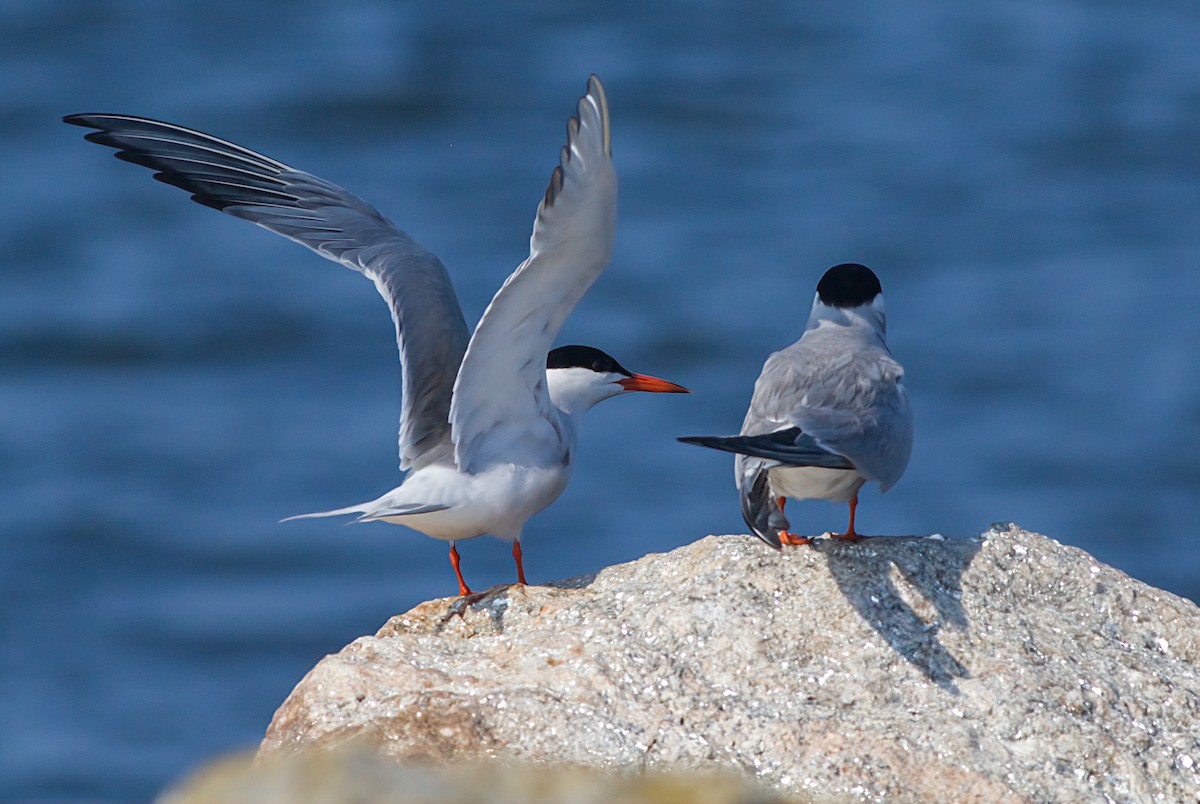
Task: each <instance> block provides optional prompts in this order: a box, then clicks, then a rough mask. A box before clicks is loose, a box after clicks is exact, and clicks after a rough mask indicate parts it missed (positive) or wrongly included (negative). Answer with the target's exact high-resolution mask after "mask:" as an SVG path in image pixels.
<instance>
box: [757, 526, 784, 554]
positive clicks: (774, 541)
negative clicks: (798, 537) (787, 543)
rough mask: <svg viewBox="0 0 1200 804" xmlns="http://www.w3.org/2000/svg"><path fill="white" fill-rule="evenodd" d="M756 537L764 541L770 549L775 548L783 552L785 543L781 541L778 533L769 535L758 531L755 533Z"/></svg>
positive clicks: (770, 532) (773, 532)
mask: <svg viewBox="0 0 1200 804" xmlns="http://www.w3.org/2000/svg"><path fill="white" fill-rule="evenodd" d="M754 535H755V536H757V537H758V538H760V539H762V541H763V542H764V543H765V544H766V545H767V546H768V547H774V548H775V549H776V550H783V542H782V541H780V539H779V533H778V532H777V531H769V532H767V533H759V532H758V531H757V530H756V531H754Z"/></svg>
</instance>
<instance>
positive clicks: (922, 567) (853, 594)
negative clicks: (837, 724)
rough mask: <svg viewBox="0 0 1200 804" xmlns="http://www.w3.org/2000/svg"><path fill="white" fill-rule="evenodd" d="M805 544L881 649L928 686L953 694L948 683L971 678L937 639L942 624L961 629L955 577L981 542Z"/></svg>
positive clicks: (958, 578)
mask: <svg viewBox="0 0 1200 804" xmlns="http://www.w3.org/2000/svg"><path fill="white" fill-rule="evenodd" d="M813 546H814V547H815V548H816V549H817V550H818V551H820V552H821V553H822V554H823V555H824V556H825V558H826V561H827V562H828V566H829V572H830V574H831V575H832V576H833V579H834V581H835V582H836V583H837V585H838V588H839V589H840V590H841V591H842V593H843V594H844V595H845V596H846V599H847V600H849V601H850V605H852V606H854V609H855V610H856V611H857V612H858V613H859V615H860V616H861V617H862V618H863V619H864V620H866V622H867V623H868V624H869V625H870V626H871V627H872V628H873V629H875V631H876V632H877V633H878V634H879V635H880V636H881V637H883V638H884V640H886V641H887V643H888V645H890V646H891V647H892V649H893V650H895V651H896V652H897V653H898V654H900V655H901V656H902V657H904V659H905V660H906V661H908V662H909V663H910V664H911V665H912V666H913V667H916V668H917V669H918V670H920V671H921V672H922V673H923V674H924V675H925V677H926V678H928V679H929V680H930V681H932V682H933V683H935V684H937V685H938V686H939V687H941V688H942V689H944V690H946V691H947V692H950V693H952V694H954V695H958V694H959V690H958V686H957V685H956V684H955V679H959V678H970V676H971V674H970V671H969V670H968V669H967V668H966V667H965V666H964V665H963V664H962V662H960V661H959V660H958V659H956V658H955V657H954V656H953V655H951V653H950V652H949V651H948V650H947V649H946V647H945V646H944V645H943V644H942V643H941V640H939V639H938V634H939V632H940V631H941V629H942V628H943V627H944V626H949V627H951V628H954V629H955V630H958V631H966V630H967V628H968V622H967V614H966V611H965V610H964V609H963V605H962V576H963V573H964V572H966V570H967V567H968V566H970V564H971V561H972V560H973V559H974V558H975V555H976V554H977V553H978V552H979V549H980V547H981V546H982V543H981V542H980V541H979V540H978V539H970V540H967V539H962V540H959V539H954V540H946V541H939V540H935V539H924V538H899V537H885V536H876V537H873V538H869V539H865V540H863V541H861V542H857V543H854V544H851V543H847V542H840V541H836V540H832V539H821V540H819V541H817V542H814V543H813ZM898 584H903V585H905V586H906V587H907V588H908V589H909V590H911V591H912V592H915V593H916V595H917V596H919V600H917V601H915V602H914V605H916V606H917V607H918V608H921V609H927V608H928V609H931V610H929V611H928V614H927V616H925V617H922V616H921V614H918V613H917V611H916V610H914V608H913V606H912V605H909V603H908V602H906V600H905V595H904V594H903V593H902V591H901V589H900V587H899V585H898ZM908 597H909V598H910V599H913V596H912V595H909V596H908Z"/></svg>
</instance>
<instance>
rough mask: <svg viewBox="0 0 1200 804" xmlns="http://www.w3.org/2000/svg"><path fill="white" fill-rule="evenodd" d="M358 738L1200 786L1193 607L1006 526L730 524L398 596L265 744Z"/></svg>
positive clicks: (658, 758)
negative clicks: (498, 582) (585, 564)
mask: <svg viewBox="0 0 1200 804" xmlns="http://www.w3.org/2000/svg"><path fill="white" fill-rule="evenodd" d="M456 612H458V613H456ZM347 744H353V745H357V746H367V747H371V748H373V749H375V750H378V751H379V752H382V753H383V754H384V755H386V756H390V757H394V758H400V759H405V760H435V761H446V760H454V761H456V762H457V761H462V760H480V759H485V758H498V759H504V760H520V761H533V762H548V763H576V764H582V765H589V766H595V767H600V768H622V769H641V768H668V769H679V768H703V769H718V768H732V769H739V770H743V771H745V772H747V773H749V774H752V775H754V776H756V777H758V778H759V779H760V780H761V781H763V782H765V783H767V784H769V785H772V786H773V787H775V788H777V789H780V790H783V791H788V792H810V793H817V794H819V795H830V794H832V795H839V796H842V795H848V796H851V797H854V798H867V799H886V800H888V801H933V800H936V801H988V802H1002V801H1085V800H1103V799H1105V798H1108V799H1112V800H1118V801H1151V800H1161V801H1189V800H1190V801H1195V800H1198V799H1200V609H1197V607H1196V606H1195V605H1193V604H1192V603H1190V602H1188V601H1186V600H1183V599H1181V598H1178V597H1175V596H1174V595H1171V594H1170V593H1167V592H1163V591H1160V590H1157V589H1154V588H1152V587H1149V586H1146V585H1145V584H1143V583H1140V582H1138V581H1136V580H1133V579H1131V578H1129V577H1128V576H1126V575H1125V574H1123V573H1121V572H1119V571H1118V570H1115V569H1113V568H1111V567H1108V566H1105V565H1103V564H1100V563H1099V562H1097V561H1096V560H1095V559H1093V558H1092V557H1091V556H1089V555H1088V554H1087V553H1084V552H1083V551H1081V550H1077V549H1074V548H1070V547H1064V546H1062V545H1060V544H1058V543H1057V542H1055V541H1052V540H1050V539H1047V538H1045V537H1043V536H1039V535H1036V534H1033V533H1029V532H1027V531H1023V530H1021V529H1019V528H1017V527H1015V526H1010V525H997V526H993V528H992V529H991V530H989V531H987V532H985V533H983V534H981V536H979V537H977V538H974V539H970V540H947V539H942V538H941V537H936V536H935V537H929V538H882V537H881V538H873V539H869V540H866V541H863V542H860V543H857V544H846V543H841V542H834V541H831V540H820V541H818V542H817V543H815V544H814V545H813V546H810V547H800V548H789V549H785V550H783V551H781V552H777V551H775V550H771V549H770V548H768V547H766V546H765V545H763V544H762V543H761V542H759V541H758V540H756V539H752V538H750V537H745V536H711V537H708V538H705V539H702V540H700V541H698V542H696V543H694V544H690V545H687V546H685V547H681V548H679V549H677V550H674V551H672V552H670V553H667V554H661V555H650V556H646V557H645V558H643V559H641V560H639V561H635V562H632V563H629V564H623V565H619V566H615V567H610V568H608V569H605V570H604V571H602V572H600V573H599V574H597V575H595V576H589V577H586V578H580V579H574V580H572V581H567V582H563V583H561V584H558V585H555V586H544V587H543V586H531V587H524V588H521V587H498V588H497V589H496V590H493V591H492V592H490V593H489V594H488V595H487V596H486V597H484V598H483V599H482V600H479V601H475V602H474V603H473V604H471V605H467V606H463V605H461V604H459V603H456V601H455V600H454V599H445V600H435V601H430V602H428V603H424V604H422V605H420V606H417V607H416V608H414V609H413V610H412V611H410V612H408V613H407V614H403V615H399V616H397V617H393V618H392V619H391V620H390V621H389V622H388V623H387V624H386V625H385V626H384V627H383V628H382V629H381V630H380V631H379V633H378V634H377V635H375V636H373V637H362V638H360V639H357V640H355V641H354V642H353V643H351V644H350V645H348V646H347V647H346V648H344V649H343V650H342V651H341V652H340V653H338V654H336V655H334V656H328V657H326V658H325V659H323V660H322V661H321V662H320V663H319V664H318V665H317V666H316V667H315V668H314V669H313V670H312V671H311V672H310V673H309V674H308V675H307V676H306V677H305V678H304V679H303V680H302V681H301V682H300V684H299V685H298V686H297V687H296V689H295V690H294V691H293V692H292V694H291V695H290V696H289V697H288V699H287V700H286V701H285V702H284V703H283V705H282V706H281V707H280V708H279V710H278V712H276V714H275V718H274V720H273V721H272V723H271V725H270V728H269V729H268V731H267V735H266V738H265V739H264V741H263V744H262V746H261V748H260V756H263V757H265V756H270V755H273V754H278V753H280V752H285V753H286V752H290V751H292V750H294V749H300V748H336V747H341V746H345V745H347Z"/></svg>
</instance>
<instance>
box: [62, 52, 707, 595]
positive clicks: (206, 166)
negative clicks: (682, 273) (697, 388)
mask: <svg viewBox="0 0 1200 804" xmlns="http://www.w3.org/2000/svg"><path fill="white" fill-rule="evenodd" d="M63 119H64V121H65V122H67V123H71V124H73V125H78V126H84V127H87V128H92V129H96V130H95V131H93V132H92V133H90V134H88V135H87V137H86V139H88V140H89V141H91V142H95V143H98V144H100V145H107V146H109V147H111V148H115V149H117V154H116V156H117V158H119V159H123V160H125V161H127V162H133V163H135V164H139V165H143V166H145V167H148V168H151V169H153V170H155V171H157V172H156V173H155V174H154V178H156V179H159V180H160V181H163V182H166V183H167V184H172V185H174V186H176V187H180V188H182V189H184V190H186V191H188V192H190V193H191V194H192V200H194V201H196V202H198V203H200V204H204V205H206V206H210V207H213V208H215V209H218V210H220V211H222V212H225V213H228V214H230V215H233V216H234V217H237V218H243V219H245V220H248V221H250V222H251V223H256V224H258V225H259V226H262V227H263V228H265V229H268V230H270V231H272V232H276V233H277V234H281V235H283V236H284V237H288V238H290V239H292V240H294V241H296V242H298V243H300V244H301V245H304V246H307V247H308V248H310V249H312V250H313V251H315V252H317V253H318V254H320V255H321V256H322V257H327V258H329V259H331V260H334V261H336V262H340V263H341V264H343V265H345V266H346V267H348V268H351V269H353V270H355V271H358V272H360V273H362V274H363V275H365V276H366V277H367V278H368V279H370V280H371V281H372V282H374V283H375V287H376V288H377V289H378V291H379V293H380V295H382V296H383V298H384V300H385V301H386V302H387V303H388V306H389V308H390V309H391V312H392V319H393V321H394V322H395V325H396V340H397V343H398V344H399V349H400V362H401V365H402V367H403V375H404V376H403V388H402V391H403V407H402V411H401V419H400V468H401V469H402V470H405V471H407V472H408V474H407V476H406V477H405V479H404V482H403V483H402V484H401V485H400V486H399V487H397V488H395V489H393V490H391V491H389V492H387V493H386V494H384V495H383V496H381V497H379V498H377V499H375V500H371V501H370V502H365V503H361V504H359V505H351V506H348V507H346V508H339V509H337V510H333V511H325V512H321V513H316V514H303V515H301V516H302V517H320V516H336V515H339V514H357V515H358V520H357V521H371V520H382V521H385V522H393V523H397V524H401V525H406V526H408V527H410V528H413V529H414V530H418V531H420V532H422V533H424V534H426V535H427V536H432V537H433V538H435V539H443V540H446V541H449V542H450V561H451V563H452V565H453V567H454V573H455V576H456V578H457V579H458V586H459V594H460V595H466V594H469V593H470V589H469V588H468V587H467V584H466V582H465V581H464V580H463V576H462V571H461V569H460V566H459V556H458V551H457V550H456V549H455V546H454V543H455V542H456V541H458V540H462V539H472V538H475V537H476V536H482V535H484V534H488V533H490V534H492V535H494V536H498V537H500V538H501V539H507V540H510V541H511V542H512V545H513V548H512V550H513V558H514V560H515V561H516V565H517V577H518V580H519V582H520V583H525V572H524V568H523V566H522V560H521V543H520V538H521V531H522V528H523V527H524V525H525V522H526V521H527V520H528V519H529V518H530V517H531V516H533V515H534V514H536V513H537V512H539V511H541V510H542V509H544V508H545V507H546V506H548V505H550V503H552V502H554V500H556V499H557V498H558V496H559V495H560V494H562V492H563V489H564V488H566V485H567V481H568V480H569V479H570V476H571V471H572V469H573V468H574V466H575V459H576V456H575V444H576V434H577V432H578V427H579V421H580V418H581V417H582V415H583V414H584V413H585V412H586V411H587V410H588V409H589V408H591V407H592V406H593V405H595V404H596V403H598V402H601V401H603V400H605V399H609V398H610V397H614V396H617V395H619V394H624V393H628V392H630V391H649V392H658V393H664V392H665V393H686V392H687V391H686V389H685V388H682V387H681V386H678V385H675V384H674V383H670V382H667V381H666V380H660V379H657V378H654V377H649V376H646V375H642V374H634V373H632V372H630V371H628V370H626V369H625V368H624V367H623V366H621V364H620V363H618V362H617V361H616V360H614V359H613V358H612V357H610V356H609V355H607V354H605V353H604V352H602V351H600V350H599V349H594V348H592V347H588V346H564V347H560V348H558V349H554V350H551V348H550V347H551V345H552V344H553V342H554V339H555V338H556V337H557V335H558V332H559V329H560V328H561V327H562V324H563V321H564V320H565V319H566V317H567V315H568V314H569V313H570V312H571V310H572V309H573V308H574V307H575V305H576V304H577V303H578V302H579V300H580V298H582V297H583V294H584V293H585V292H586V291H587V289H588V288H589V287H591V285H592V283H593V282H594V281H595V280H596V278H597V277H598V276H599V275H600V273H601V271H603V270H604V267H605V266H606V265H607V264H608V260H609V257H610V255H611V253H612V246H613V235H614V230H615V224H616V211H617V205H616V202H617V177H616V173H615V171H614V169H613V164H612V153H611V147H610V132H609V118H608V103H607V100H606V99H605V95H604V87H603V86H602V85H601V83H600V79H598V78H597V77H596V76H591V77H590V78H589V79H588V84H587V93H586V94H585V95H584V96H583V97H582V98H581V99H580V100H579V104H578V107H577V112H576V116H575V117H572V118H571V119H570V120H569V121H568V123H567V142H566V145H565V146H564V147H563V149H562V152H561V155H560V159H559V165H558V166H557V167H556V168H555V169H554V172H553V174H552V175H551V177H550V184H549V186H548V187H547V188H546V193H545V197H544V198H543V199H542V201H541V203H540V204H539V206H538V210H537V217H536V219H535V220H534V225H533V236H532V237H531V238H530V243H529V258H528V259H526V260H525V261H524V262H523V263H521V265H520V266H518V267H517V269H516V270H515V271H514V272H513V273H512V275H511V276H509V277H508V279H507V280H506V281H505V282H504V285H503V286H502V287H501V288H500V290H499V291H498V292H497V293H496V295H495V297H494V298H493V299H492V301H491V304H489V305H488V307H487V310H485V311H484V314H483V317H482V318H481V319H480V321H479V324H478V326H476V327H475V333H474V334H473V335H470V336H469V337H468V331H467V325H466V322H465V321H464V319H463V314H462V310H461V309H460V307H459V303H458V298H457V297H456V296H455V294H454V289H453V287H452V286H451V283H450V277H449V274H448V273H447V272H446V268H445V267H444V266H443V265H442V263H441V261H440V260H439V259H438V258H437V257H436V256H434V255H433V254H432V253H430V252H429V251H427V250H426V249H425V248H423V247H422V246H421V245H420V244H418V243H417V242H416V241H415V240H413V239H412V238H411V237H409V236H408V235H407V234H405V233H404V232H402V231H400V230H399V229H397V228H396V227H395V226H394V225H393V224H392V223H390V222H389V221H388V220H387V219H385V218H384V217H383V216H382V215H380V214H379V212H377V211H376V210H375V209H374V208H373V207H371V206H370V205H369V204H367V203H366V202H365V201H363V200H361V199H360V198H358V197H357V196H354V195H351V194H350V193H349V192H347V191H346V190H344V189H342V188H341V187H338V186H337V185H335V184H332V183H330V182H327V181H325V180H324V179H320V178H317V177H316V176H313V175H311V174H309V173H305V172H303V171H300V170H296V169H295V168H291V167H288V166H287V165H285V164H283V163H282V162H277V161H275V160H274V159H271V158H270V157H267V156H263V155H262V154H259V153H256V152H254V151H251V150H248V149H246V148H242V147H241V146H238V145H234V144H233V143H231V142H227V141H225V140H221V139H218V138H216V137H213V136H210V135H208V134H203V133H201V132H199V131H193V130H191V129H187V128H183V127H181V126H176V125H173V124H170V123H163V122H159V121H156V120H149V119H145V118H140V117H129V116H126V115H116V114H78V115H70V116H68V117H65V118H63ZM292 518H293V519H294V518H297V517H292Z"/></svg>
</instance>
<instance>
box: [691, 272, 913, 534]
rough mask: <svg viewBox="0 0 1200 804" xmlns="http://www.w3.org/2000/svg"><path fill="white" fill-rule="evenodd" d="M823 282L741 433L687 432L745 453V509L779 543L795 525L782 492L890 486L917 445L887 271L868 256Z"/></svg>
mask: <svg viewBox="0 0 1200 804" xmlns="http://www.w3.org/2000/svg"><path fill="white" fill-rule="evenodd" d="M845 282H849V283H850V285H851V287H850V288H849V289H848V290H847V289H846V288H843V287H840V286H839V284H838V283H845ZM818 288H819V292H818V294H817V297H816V298H815V299H814V301H813V307H812V313H811V314H810V316H809V320H808V325H807V327H806V328H805V331H804V334H803V335H802V336H801V338H800V340H799V341H797V342H796V343H794V344H792V345H791V346H788V347H787V348H785V349H782V350H780V351H778V352H775V353H774V354H772V355H771V356H770V357H769V358H767V361H766V363H765V364H764V365H763V369H762V373H761V374H760V375H759V378H758V381H757V382H756V383H755V385H754V395H753V397H752V399H751V401H750V408H749V410H748V411H747V412H746V418H745V420H744V422H743V423H742V429H741V435H739V436H730V437H690V438H684V439H680V440H682V441H686V442H688V443H695V444H699V445H701V446H708V447H713V448H715V449H722V450H725V451H728V452H735V453H738V457H737V460H736V463H735V478H736V481H737V487H738V492H739V497H740V500H741V506H742V513H743V517H744V518H745V520H746V522H747V524H749V525H750V526H751V528H752V529H753V530H754V531H755V533H756V534H758V536H759V537H761V538H762V539H763V540H764V541H766V542H767V543H768V544H771V545H773V546H775V547H778V546H780V532H781V531H786V530H787V529H788V522H787V520H786V518H785V517H784V516H783V512H782V510H781V508H780V506H779V505H778V504H777V499H778V498H782V497H795V498H798V499H804V498H820V499H829V500H836V501H843V502H845V501H851V502H853V501H856V499H857V494H858V490H859V488H861V486H862V485H863V483H866V482H876V483H879V485H880V488H881V489H882V490H883V491H887V490H888V489H889V488H891V487H892V486H893V485H894V484H895V483H896V481H898V480H899V479H900V476H901V475H902V474H904V470H905V468H906V467H907V466H908V460H909V454H910V452H911V449H912V411H911V409H910V408H909V402H908V394H907V392H906V390H905V388H904V382H903V380H904V369H903V367H902V366H901V365H900V364H899V363H898V362H896V360H895V359H894V358H893V357H892V355H891V352H890V351H889V350H888V347H887V344H886V342H885V335H886V331H887V325H886V319H885V315H884V307H883V295H882V292H881V291H880V290H879V284H878V279H877V278H876V277H875V275H874V273H873V272H871V271H870V269H868V268H866V267H865V266H861V265H840V266H835V267H834V268H831V269H830V270H829V271H828V272H826V275H825V277H824V278H823V279H822V283H821V285H818ZM822 289H824V292H825V298H823V295H822ZM797 470H800V471H797ZM764 478H765V479H766V481H765V482H764ZM848 534H850V535H853V509H852V513H851V526H850V529H849V530H848Z"/></svg>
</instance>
